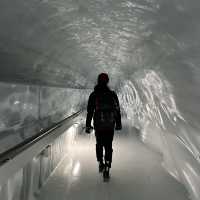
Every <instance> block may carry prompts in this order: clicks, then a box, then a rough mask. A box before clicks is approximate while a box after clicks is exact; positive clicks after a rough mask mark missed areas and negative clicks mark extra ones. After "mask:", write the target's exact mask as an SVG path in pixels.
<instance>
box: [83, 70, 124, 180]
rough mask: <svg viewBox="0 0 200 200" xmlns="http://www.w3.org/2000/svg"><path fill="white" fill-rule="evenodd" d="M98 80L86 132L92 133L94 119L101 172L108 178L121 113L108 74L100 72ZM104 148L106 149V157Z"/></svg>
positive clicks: (92, 96)
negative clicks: (109, 84)
mask: <svg viewBox="0 0 200 200" xmlns="http://www.w3.org/2000/svg"><path fill="white" fill-rule="evenodd" d="M97 82H98V83H97V85H96V86H95V88H94V91H93V92H92V93H91V94H90V96H89V100H88V106H87V118H86V133H90V130H91V128H92V126H91V121H92V119H93V122H94V129H95V136H96V157H97V161H98V162H99V172H103V177H104V178H105V179H108V178H109V177H110V175H109V169H110V168H111V163H112V153H113V149H112V141H113V136H114V130H121V129H122V125H121V114H120V106H119V100H118V97H117V94H116V93H115V92H114V91H112V90H110V89H109V87H108V86H107V84H108V82H109V77H108V74H106V73H101V74H99V76H98V80H97ZM103 149H104V150H105V156H104V159H103Z"/></svg>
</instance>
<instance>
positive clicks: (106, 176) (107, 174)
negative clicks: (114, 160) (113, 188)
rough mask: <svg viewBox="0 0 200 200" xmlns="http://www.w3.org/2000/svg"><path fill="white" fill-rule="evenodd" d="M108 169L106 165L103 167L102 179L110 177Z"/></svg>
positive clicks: (105, 179)
mask: <svg viewBox="0 0 200 200" xmlns="http://www.w3.org/2000/svg"><path fill="white" fill-rule="evenodd" d="M109 170H110V168H109V167H107V166H106V167H105V169H104V171H103V178H104V181H107V180H109V178H110V172H109Z"/></svg>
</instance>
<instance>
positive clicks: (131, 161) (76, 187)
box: [38, 131, 188, 200]
mask: <svg viewBox="0 0 200 200" xmlns="http://www.w3.org/2000/svg"><path fill="white" fill-rule="evenodd" d="M121 134H123V131H122V132H121ZM161 162H162V157H161V155H159V154H157V153H155V152H153V151H152V150H151V149H149V148H148V147H146V146H145V145H144V144H143V143H141V142H140V141H139V139H138V138H137V136H136V134H135V133H132V134H131V136H130V135H129V134H127V135H126V136H125V135H123V136H122V135H120V133H119V134H118V133H116V135H115V140H114V157H113V167H112V171H111V180H110V182H109V183H104V182H103V179H102V177H101V175H100V174H99V173H98V169H97V163H96V159H95V140H94V135H85V134H82V135H79V136H78V137H77V138H76V140H75V141H74V144H73V145H71V147H70V150H69V152H68V154H67V157H66V158H65V160H64V161H63V162H62V163H61V164H60V165H59V167H58V168H57V169H56V171H55V172H54V174H53V175H52V176H51V177H50V179H49V181H48V182H47V184H46V185H45V186H44V188H43V189H42V190H41V193H40V196H39V198H38V200H51V199H52V200H55V199H58V200H83V199H86V200H98V199H100V200H109V199H113V200H122V199H124V200H133V199H135V200H146V199H148V200H150V199H152V200H169V199H171V200H187V199H188V197H187V196H188V194H187V192H186V190H185V188H184V187H183V186H182V185H181V184H179V183H178V182H177V181H176V180H175V179H174V178H173V177H171V176H170V175H169V174H168V173H167V172H166V171H165V170H164V169H163V168H162V166H161Z"/></svg>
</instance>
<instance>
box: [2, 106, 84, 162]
mask: <svg viewBox="0 0 200 200" xmlns="http://www.w3.org/2000/svg"><path fill="white" fill-rule="evenodd" d="M81 112H82V110H79V111H78V112H76V113H74V114H72V115H71V116H69V117H66V118H64V119H63V120H61V121H59V122H57V123H55V124H53V125H52V126H50V127H48V128H46V129H43V130H41V131H40V132H39V133H37V134H35V135H34V136H31V137H30V138H27V139H25V140H24V141H23V142H21V143H19V144H17V145H15V146H14V147H12V148H10V149H9V150H7V151H5V152H3V153H1V154H0V165H1V164H3V163H5V162H7V161H9V160H10V159H12V158H14V157H15V156H16V155H17V154H19V153H20V152H22V151H24V150H26V149H27V148H29V147H30V146H31V145H33V144H35V143H36V142H38V141H39V140H41V139H42V138H44V137H45V136H47V135H49V134H50V133H52V132H53V131H54V130H56V129H57V128H59V127H61V126H62V125H63V123H64V122H66V121H67V120H71V119H74V118H76V117H77V116H78V115H79V114H80V113H81Z"/></svg>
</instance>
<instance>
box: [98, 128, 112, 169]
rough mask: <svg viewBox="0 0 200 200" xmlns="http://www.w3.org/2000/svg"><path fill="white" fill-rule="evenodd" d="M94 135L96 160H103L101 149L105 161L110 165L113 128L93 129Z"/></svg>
mask: <svg viewBox="0 0 200 200" xmlns="http://www.w3.org/2000/svg"><path fill="white" fill-rule="evenodd" d="M95 136H96V157H97V161H98V162H103V149H104V150H105V156H104V158H105V162H106V163H109V164H108V166H109V167H111V163H112V153H113V149H112V141H113V136H114V130H113V131H112V130H111V131H95Z"/></svg>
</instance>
